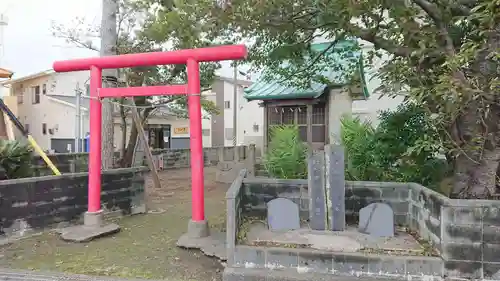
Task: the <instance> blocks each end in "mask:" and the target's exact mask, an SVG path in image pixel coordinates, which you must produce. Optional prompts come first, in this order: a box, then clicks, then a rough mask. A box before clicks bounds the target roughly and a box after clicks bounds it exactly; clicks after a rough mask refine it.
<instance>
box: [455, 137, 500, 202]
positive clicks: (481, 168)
mask: <svg viewBox="0 0 500 281" xmlns="http://www.w3.org/2000/svg"><path fill="white" fill-rule="evenodd" d="M499 157H500V148H499V147H497V148H495V149H494V150H485V151H484V154H483V159H482V160H481V161H480V162H479V163H475V162H474V161H471V160H470V159H469V158H468V157H466V156H465V155H463V154H462V155H460V156H459V157H457V159H456V160H455V175H454V179H453V182H454V184H453V193H452V195H451V197H454V198H486V197H489V196H492V195H495V194H496V185H497V170H498V168H499V165H498V159H499Z"/></svg>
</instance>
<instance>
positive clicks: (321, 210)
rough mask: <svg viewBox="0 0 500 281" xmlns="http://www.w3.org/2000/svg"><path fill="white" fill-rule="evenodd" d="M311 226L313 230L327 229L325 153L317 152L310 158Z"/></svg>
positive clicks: (308, 189)
mask: <svg viewBox="0 0 500 281" xmlns="http://www.w3.org/2000/svg"><path fill="white" fill-rule="evenodd" d="M307 162H308V168H309V171H308V188H307V191H308V194H309V227H310V228H311V229H313V230H326V229H327V212H326V198H325V154H324V153H323V151H319V152H315V153H314V154H312V155H310V156H309V159H308V161H307Z"/></svg>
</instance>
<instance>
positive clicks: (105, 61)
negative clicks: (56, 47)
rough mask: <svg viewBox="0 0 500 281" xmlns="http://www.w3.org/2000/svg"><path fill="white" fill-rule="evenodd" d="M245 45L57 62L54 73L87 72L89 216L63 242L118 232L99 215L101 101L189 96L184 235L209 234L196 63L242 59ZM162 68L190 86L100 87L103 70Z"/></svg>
mask: <svg viewBox="0 0 500 281" xmlns="http://www.w3.org/2000/svg"><path fill="white" fill-rule="evenodd" d="M246 54H247V50H246V47H245V46H244V45H231V46H218V47H210V48H200V49H189V50H179V51H172V52H151V53H140V54H128V55H119V56H108V57H97V58H89V59H76V60H68V61H58V62H55V63H54V70H55V71H56V72H70V71H84V70H90V98H91V100H90V153H89V186H88V211H87V212H86V213H85V217H84V218H85V219H84V226H83V228H82V227H80V228H72V229H69V230H68V231H63V233H62V237H63V239H65V240H71V241H79V242H82V241H88V240H91V239H92V238H96V237H99V236H103V235H105V234H108V233H113V232H116V231H119V226H118V225H114V224H108V225H104V224H103V222H102V215H103V214H102V210H101V143H102V141H103V140H102V139H101V133H102V132H101V131H102V128H101V122H102V120H101V119H102V105H101V100H102V99H103V98H114V97H134V96H155V95H156V96H164V95H184V94H187V95H188V113H189V125H190V129H189V134H190V148H191V188H192V206H191V208H192V209H191V210H192V218H191V220H190V221H189V223H188V236H189V237H191V238H201V237H206V236H208V235H209V231H208V223H207V221H206V219H205V203H204V201H205V200H204V177H203V168H204V159H203V157H204V156H203V143H202V132H201V131H202V130H201V129H202V128H201V118H202V116H201V101H200V98H201V93H200V70H199V63H200V62H211V61H223V60H238V59H243V58H245V57H246ZM166 64H186V66H187V76H188V79H187V80H188V81H187V84H185V85H170V86H149V87H128V88H102V82H101V81H102V69H116V68H127V67H139V66H154V65H166Z"/></svg>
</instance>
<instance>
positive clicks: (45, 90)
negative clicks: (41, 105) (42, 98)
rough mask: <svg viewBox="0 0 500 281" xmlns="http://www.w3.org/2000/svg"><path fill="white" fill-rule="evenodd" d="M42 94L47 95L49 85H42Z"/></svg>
mask: <svg viewBox="0 0 500 281" xmlns="http://www.w3.org/2000/svg"><path fill="white" fill-rule="evenodd" d="M42 94H43V95H46V94H47V84H43V85H42Z"/></svg>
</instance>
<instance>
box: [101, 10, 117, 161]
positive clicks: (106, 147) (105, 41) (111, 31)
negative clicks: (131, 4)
mask: <svg viewBox="0 0 500 281" xmlns="http://www.w3.org/2000/svg"><path fill="white" fill-rule="evenodd" d="M117 14H118V0H103V1H102V18H101V49H100V55H101V57H102V56H110V55H116V49H117V48H116V43H117V41H118V34H117V30H116V28H117V26H116V15H117ZM116 83H117V71H116V69H107V70H103V87H104V88H111V87H116ZM113 108H114V106H113V103H111V102H110V100H109V99H104V100H103V105H102V168H103V169H105V170H106V169H110V168H112V167H113V156H114V140H113V137H114V132H113V129H114V122H113V121H114V120H113Z"/></svg>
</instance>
